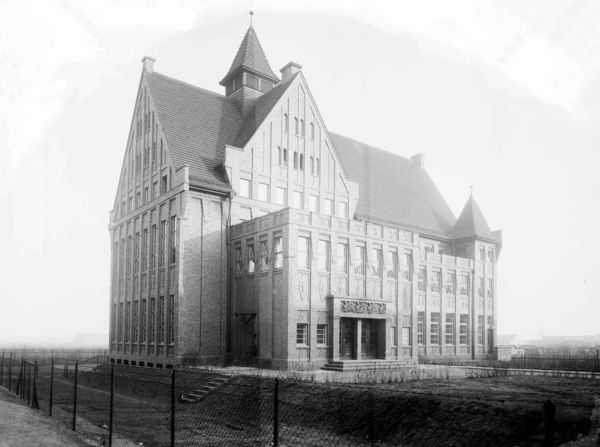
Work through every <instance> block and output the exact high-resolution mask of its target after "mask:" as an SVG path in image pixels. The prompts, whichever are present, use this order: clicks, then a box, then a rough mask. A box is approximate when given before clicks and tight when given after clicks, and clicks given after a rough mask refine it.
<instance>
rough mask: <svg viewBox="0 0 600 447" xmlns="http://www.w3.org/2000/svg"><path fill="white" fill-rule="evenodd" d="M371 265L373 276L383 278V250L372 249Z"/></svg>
mask: <svg viewBox="0 0 600 447" xmlns="http://www.w3.org/2000/svg"><path fill="white" fill-rule="evenodd" d="M370 261H371V262H370V264H371V275H373V276H377V277H378V278H381V276H382V274H383V269H382V264H383V259H382V250H381V248H372V249H371V259H370Z"/></svg>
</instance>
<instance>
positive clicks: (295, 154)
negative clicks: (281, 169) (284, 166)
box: [294, 151, 298, 169]
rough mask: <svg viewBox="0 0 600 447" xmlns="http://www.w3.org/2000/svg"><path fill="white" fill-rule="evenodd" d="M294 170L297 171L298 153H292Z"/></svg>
mask: <svg viewBox="0 0 600 447" xmlns="http://www.w3.org/2000/svg"><path fill="white" fill-rule="evenodd" d="M294 169H298V152H296V151H294Z"/></svg>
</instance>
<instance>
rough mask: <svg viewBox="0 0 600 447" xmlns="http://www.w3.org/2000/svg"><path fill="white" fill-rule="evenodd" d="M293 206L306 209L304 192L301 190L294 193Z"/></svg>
mask: <svg viewBox="0 0 600 447" xmlns="http://www.w3.org/2000/svg"><path fill="white" fill-rule="evenodd" d="M292 206H293V207H294V208H298V209H301V210H302V209H304V194H302V193H301V192H300V191H294V192H293V193H292Z"/></svg>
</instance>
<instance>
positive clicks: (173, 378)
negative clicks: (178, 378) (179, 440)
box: [171, 370, 175, 447]
mask: <svg viewBox="0 0 600 447" xmlns="http://www.w3.org/2000/svg"><path fill="white" fill-rule="evenodd" d="M171 447H175V370H173V371H172V372H171Z"/></svg>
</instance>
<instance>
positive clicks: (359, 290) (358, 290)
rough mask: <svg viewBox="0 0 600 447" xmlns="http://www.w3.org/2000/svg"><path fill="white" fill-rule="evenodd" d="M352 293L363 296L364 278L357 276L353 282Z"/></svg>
mask: <svg viewBox="0 0 600 447" xmlns="http://www.w3.org/2000/svg"><path fill="white" fill-rule="evenodd" d="M354 294H355V295H356V296H358V297H361V298H362V297H364V296H365V280H364V279H362V278H357V279H356V280H355V282H354Z"/></svg>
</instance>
